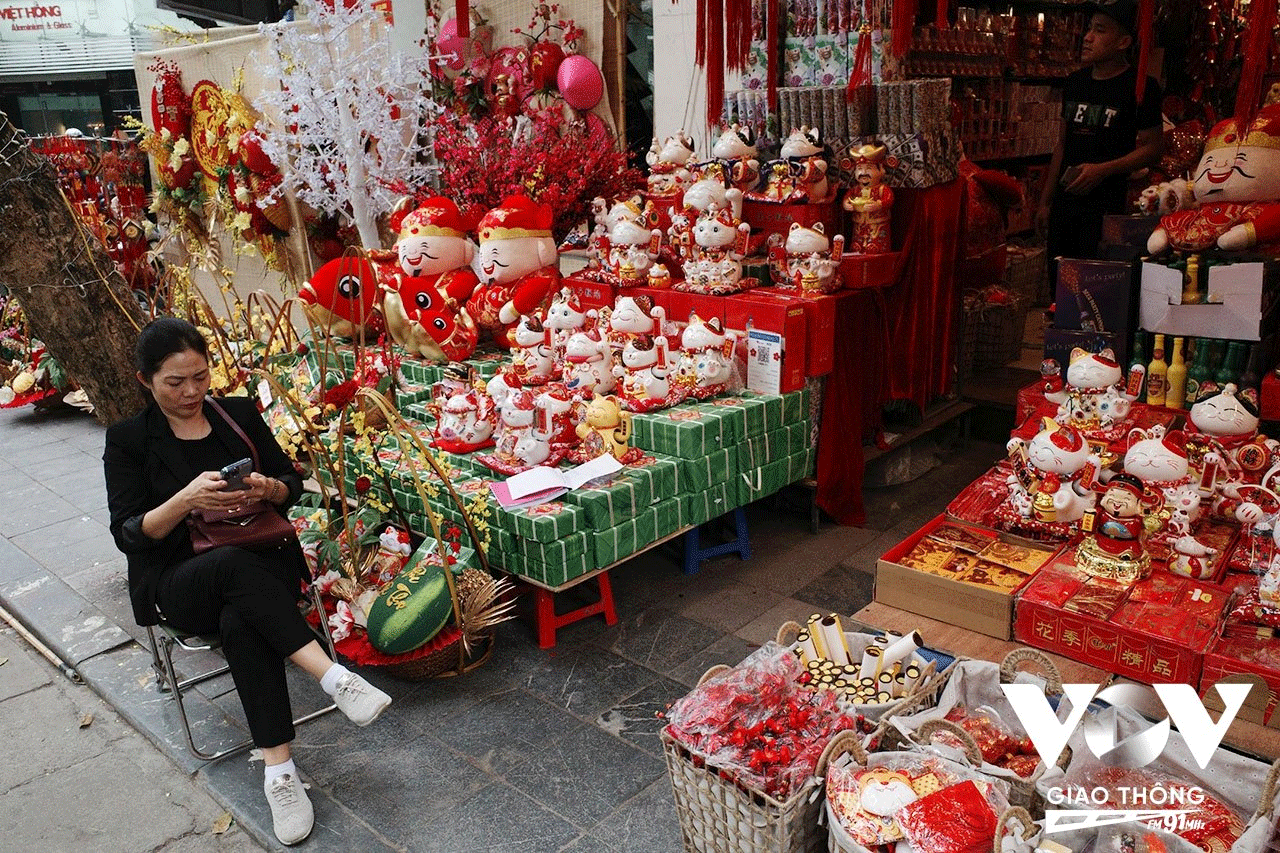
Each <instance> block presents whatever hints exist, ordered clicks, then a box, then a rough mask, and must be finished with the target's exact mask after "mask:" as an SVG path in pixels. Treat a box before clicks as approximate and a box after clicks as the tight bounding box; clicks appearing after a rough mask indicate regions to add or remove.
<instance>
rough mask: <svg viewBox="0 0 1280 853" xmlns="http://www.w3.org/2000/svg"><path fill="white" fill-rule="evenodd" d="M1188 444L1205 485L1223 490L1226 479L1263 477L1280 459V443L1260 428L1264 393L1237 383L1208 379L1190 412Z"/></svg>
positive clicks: (1253, 480)
mask: <svg viewBox="0 0 1280 853" xmlns="http://www.w3.org/2000/svg"><path fill="white" fill-rule="evenodd" d="M1187 421H1188V426H1187V449H1188V455H1189V456H1190V457H1191V459H1192V460H1193V463H1195V462H1198V463H1199V464H1198V465H1195V467H1197V468H1198V470H1199V471H1200V487H1201V489H1204V490H1206V491H1212V490H1214V489H1215V488H1217V489H1218V490H1221V486H1220V485H1219V484H1221V483H1222V482H1223V481H1227V482H1232V481H1234V482H1238V483H1257V482H1259V480H1260V478H1261V476H1262V474H1263V472H1265V471H1266V470H1267V469H1268V468H1270V467H1271V466H1272V465H1274V464H1275V463H1276V462H1277V461H1280V443H1278V442H1276V441H1275V440H1274V439H1270V438H1267V437H1266V436H1265V435H1259V434H1258V395H1257V393H1256V392H1255V391H1254V390H1253V389H1252V388H1246V389H1244V390H1243V391H1241V390H1239V389H1238V388H1236V386H1235V385H1234V384H1232V383H1227V384H1226V385H1225V386H1223V387H1222V388H1221V389H1219V388H1218V386H1217V384H1216V383H1205V385H1204V386H1202V390H1201V392H1200V396H1199V399H1198V400H1197V401H1196V402H1195V403H1194V404H1193V405H1192V406H1191V411H1190V412H1188V413H1187Z"/></svg>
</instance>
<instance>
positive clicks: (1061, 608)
mask: <svg viewBox="0 0 1280 853" xmlns="http://www.w3.org/2000/svg"><path fill="white" fill-rule="evenodd" d="M1074 555H1075V549H1074V547H1072V548H1068V549H1067V550H1066V551H1064V552H1063V553H1062V554H1061V555H1059V556H1058V557H1057V558H1056V559H1055V561H1054V562H1053V563H1052V564H1050V565H1049V566H1047V567H1046V568H1045V569H1044V570H1042V571H1040V572H1038V573H1037V574H1036V575H1034V576H1033V577H1032V578H1031V580H1030V581H1029V582H1028V583H1027V584H1026V585H1025V586H1023V587H1022V589H1021V590H1019V592H1018V597H1017V601H1016V603H1015V605H1014V621H1013V635H1014V638H1015V639H1016V640H1018V641H1019V642H1022V643H1026V644H1027V645H1029V646H1035V647H1037V648H1041V649H1044V650H1046V651H1050V652H1054V653H1056V654H1060V655H1065V656H1066V657H1069V658H1071V659H1073V660H1077V661H1080V662H1081V663H1086V664H1090V665H1092V666H1096V667H1100V668H1102V669H1105V670H1107V671H1109V672H1114V673H1116V674H1118V675H1122V676H1125V677H1127V678H1132V679H1133V680H1135V681H1141V682H1144V683H1147V684H1155V683H1166V682H1173V683H1184V684H1199V683H1200V675H1201V671H1202V670H1203V668H1204V661H1205V652H1206V651H1207V650H1208V648H1209V646H1210V645H1211V643H1212V642H1213V639H1214V635H1215V633H1216V630H1217V625H1218V622H1219V621H1220V620H1221V618H1222V610H1223V608H1224V607H1225V606H1226V603H1227V598H1228V596H1227V594H1226V593H1225V592H1224V591H1223V590H1221V589H1219V588H1217V587H1213V586H1210V585H1208V584H1205V583H1204V582H1202V581H1193V580H1190V579H1189V578H1182V577H1176V576H1174V575H1169V574H1167V573H1165V572H1162V571H1160V570H1158V569H1157V570H1156V571H1155V573H1154V574H1152V576H1151V577H1150V578H1148V579H1146V580H1142V581H1138V582H1137V583H1135V584H1134V585H1133V587H1132V588H1131V589H1130V591H1129V594H1128V597H1127V600H1125V601H1123V602H1122V603H1121V604H1120V606H1119V608H1118V609H1116V610H1115V612H1114V613H1112V614H1111V615H1110V616H1109V617H1107V618H1097V617H1093V616H1089V615H1085V614H1082V613H1076V612H1072V610H1070V609H1068V608H1069V607H1070V606H1071V599H1067V600H1066V602H1065V603H1064V604H1062V605H1056V601H1057V600H1061V596H1060V595H1057V596H1056V598H1055V596H1053V595H1048V594H1046V592H1053V593H1060V592H1061V579H1062V578H1063V577H1064V576H1069V575H1071V573H1073V572H1075V571H1076V570H1075V562H1074V560H1075V556H1074ZM1044 585H1048V586H1052V587H1053V589H1052V590H1041V589H1040V587H1041V586H1044ZM1153 587H1154V588H1153ZM1082 588H1084V587H1083V586H1082ZM1196 589H1199V590H1201V592H1200V594H1199V595H1198V596H1194V590H1196ZM1193 596H1194V599H1195V600H1194V601H1192V599H1193ZM1170 600H1172V601H1174V602H1179V603H1178V604H1177V605H1176V606H1175V605H1170V604H1166V603H1164V602H1168V601H1170Z"/></svg>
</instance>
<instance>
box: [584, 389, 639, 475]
mask: <svg viewBox="0 0 1280 853" xmlns="http://www.w3.org/2000/svg"><path fill="white" fill-rule="evenodd" d="M579 408H580V414H579V421H580V422H579V423H578V426H577V428H576V431H577V434H578V438H579V440H580V441H581V444H580V445H579V446H578V447H577V448H576V449H574V450H572V451H570V452H569V458H570V460H572V461H573V462H575V463H577V464H579V465H580V464H582V463H583V462H589V461H590V460H592V459H595V458H596V457H599V456H603V455H605V454H606V453H608V454H611V455H612V456H613V458H614V459H617V460H618V461H619V462H621V463H623V464H624V465H625V464H628V463H630V462H634V461H635V460H636V459H638V458H639V457H640V456H641V455H643V454H642V453H641V452H640V451H639V450H638V449H636V448H633V447H630V446H629V444H630V441H631V415H630V414H629V413H628V412H624V411H623V410H622V408H621V407H620V406H619V405H618V399H617V398H616V397H613V396H608V395H603V396H602V395H596V396H593V397H592V398H591V399H590V400H587V401H586V402H584V403H581V404H579Z"/></svg>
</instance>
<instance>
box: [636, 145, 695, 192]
mask: <svg viewBox="0 0 1280 853" xmlns="http://www.w3.org/2000/svg"><path fill="white" fill-rule="evenodd" d="M692 159H693V140H692V139H690V138H689V137H688V136H687V135H686V134H685V132H684V131H683V130H681V131H680V132H679V133H677V134H676V135H675V136H668V137H667V138H666V139H664V140H663V141H662V144H661V145H659V144H658V137H656V136H655V137H654V138H653V144H652V145H650V146H649V153H648V154H646V155H645V158H644V160H645V162H646V163H648V164H649V177H648V180H647V184H648V188H649V195H651V196H658V197H665V196H675V195H679V194H680V191H681V190H682V189H684V188H685V187H686V186H688V185H689V182H690V181H692V180H693V174H692V173H691V172H690V171H689V168H688V164H689V161H690V160H692Z"/></svg>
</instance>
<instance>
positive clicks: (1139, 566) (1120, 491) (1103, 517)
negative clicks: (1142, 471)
mask: <svg viewBox="0 0 1280 853" xmlns="http://www.w3.org/2000/svg"><path fill="white" fill-rule="evenodd" d="M1144 495H1145V489H1144V487H1143V484H1142V481H1141V480H1139V479H1138V478H1137V477H1134V476H1132V475H1130V474H1116V475H1115V476H1114V477H1112V478H1111V479H1110V480H1109V481H1108V482H1107V488H1106V491H1105V492H1103V494H1102V497H1101V498H1099V499H1098V505H1097V507H1096V508H1095V509H1091V510H1090V511H1089V512H1088V513H1086V514H1085V517H1084V520H1083V522H1082V523H1081V525H1080V526H1081V528H1082V529H1083V530H1084V531H1085V532H1086V533H1088V534H1089V535H1088V536H1086V537H1085V538H1084V539H1082V540H1081V541H1080V545H1079V547H1078V548H1077V549H1076V566H1077V568H1079V569H1081V570H1082V571H1084V572H1086V573H1088V574H1090V575H1093V576H1094V577H1101V578H1107V579H1108V580H1115V581H1121V582H1132V581H1135V580H1138V579H1139V578H1144V577H1146V576H1147V575H1148V574H1149V573H1150V571H1151V555H1150V554H1148V553H1147V550H1146V547H1145V544H1144V540H1145V538H1146V522H1145V520H1144V517H1143V511H1142V509H1143V502H1144Z"/></svg>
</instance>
